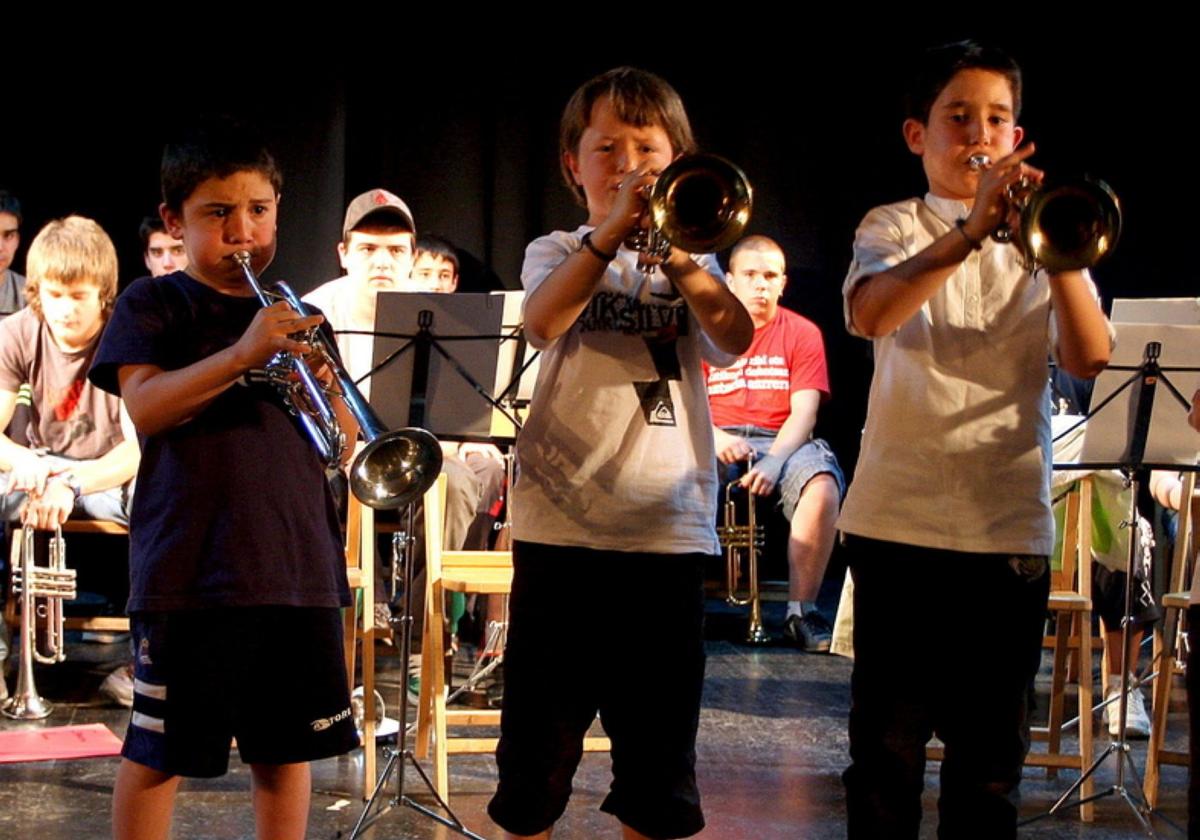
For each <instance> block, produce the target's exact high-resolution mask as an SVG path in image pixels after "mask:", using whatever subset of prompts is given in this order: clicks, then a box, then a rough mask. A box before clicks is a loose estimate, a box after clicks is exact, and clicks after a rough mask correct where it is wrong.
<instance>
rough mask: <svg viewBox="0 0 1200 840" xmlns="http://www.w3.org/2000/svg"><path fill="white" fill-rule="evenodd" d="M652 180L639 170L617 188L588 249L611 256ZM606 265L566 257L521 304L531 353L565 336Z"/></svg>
mask: <svg viewBox="0 0 1200 840" xmlns="http://www.w3.org/2000/svg"><path fill="white" fill-rule="evenodd" d="M654 178H655V176H654V175H652V174H650V171H649V169H648V168H646V167H643V168H640V169H638V170H636V171H634V172H631V173H630V174H629V175H627V176H625V179H624V180H623V181H622V182H621V188H620V190H619V191H618V193H617V198H616V200H615V201H614V203H613V209H612V212H610V213H609V214H608V218H606V219H605V220H604V221H602V222H601V223H600V224H599V225H597V226H596V228H595V229H594V230H593V231H592V235H591V240H590V241H591V243H592V246H593V247H594V248H595V249H596V250H597V251H600V252H601V253H603V254H614V255H615V254H616V253H617V249H618V248H620V247H621V243H622V242H624V241H625V239H626V238H627V237H628V236H629V234H630V233H631V232H632V231H633V229H634V227H636V226H637V224H638V223H639V222H640V220H641V217H642V211H643V209H644V208H645V203H646V202H645V198H644V197H643V191H644V190H646V189H648V188H649V187H650V186H651V185H652V184H653V183H654ZM607 268H608V261H606V260H604V259H602V258H601V257H599V256H597V255H596V254H595V253H593V252H592V251H591V250H590V249H588V248H583V249H581V250H579V251H576V252H575V253H574V254H568V255H567V258H566V259H565V260H563V261H562V262H561V263H559V264H558V266H557V267H556V268H555V269H554V270H553V271H551V272H550V274H549V275H547V276H546V279H545V280H543V281H542V282H541V283H540V284H538V287H537V288H536V289H534V290H533V291H532V292H530V293H529V295H528V296H527V297H526V299H525V332H526V334H527V335H528V336H529V337H530V338H531V339H532V342H531V343H532V344H533V345H534V346H535V347H542V346H545V344H546V343H548V342H550V341H553V340H554V339H556V338H558V337H559V336H560V335H562V334H563V333H565V332H566V331H567V330H569V329H570V328H571V325H572V324H574V323H575V319H576V318H578V317H579V315H580V313H581V312H583V310H584V309H585V308H586V307H587V305H588V301H590V300H591V299H592V295H593V294H595V292H596V287H597V286H598V285H599V284H600V278H601V277H603V276H604V272H605V270H606V269H607Z"/></svg>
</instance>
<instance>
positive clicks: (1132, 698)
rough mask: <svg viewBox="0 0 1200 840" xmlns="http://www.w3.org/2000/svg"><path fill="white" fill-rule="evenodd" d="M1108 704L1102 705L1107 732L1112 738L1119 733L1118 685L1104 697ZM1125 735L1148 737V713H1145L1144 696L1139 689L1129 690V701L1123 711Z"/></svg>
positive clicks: (1119, 690) (1119, 697) (1119, 694)
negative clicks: (1106, 722)
mask: <svg viewBox="0 0 1200 840" xmlns="http://www.w3.org/2000/svg"><path fill="white" fill-rule="evenodd" d="M1105 699H1106V700H1107V701H1108V705H1107V706H1105V707H1104V716H1105V719H1106V720H1107V721H1108V734H1109V735H1112V736H1113V737H1114V738H1115V737H1116V736H1117V735H1119V734H1121V689H1120V688H1119V687H1118V688H1116V689H1113V690H1112V691H1109V692H1108V696H1107V697H1106V698H1105ZM1125 737H1127V738H1137V739H1139V740H1140V739H1142V738H1149V737H1150V715H1148V714H1147V713H1146V698H1145V697H1143V696H1142V692H1141V690H1140V689H1136V688H1135V689H1133V690H1131V691H1130V692H1129V701H1128V702H1127V703H1126V711H1125Z"/></svg>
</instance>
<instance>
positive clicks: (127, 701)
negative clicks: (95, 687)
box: [100, 665, 133, 709]
mask: <svg viewBox="0 0 1200 840" xmlns="http://www.w3.org/2000/svg"><path fill="white" fill-rule="evenodd" d="M100 695H101V696H102V697H106V698H107V699H109V700H111V701H112V702H114V703H116V704H117V705H118V706H124V707H125V708H126V709H131V708H133V666H132V665H122V666H121V667H119V668H117V669H116V670H115V671H113V672H112V673H111V674H109V675H108V676H107V677H105V678H104V682H102V683H100Z"/></svg>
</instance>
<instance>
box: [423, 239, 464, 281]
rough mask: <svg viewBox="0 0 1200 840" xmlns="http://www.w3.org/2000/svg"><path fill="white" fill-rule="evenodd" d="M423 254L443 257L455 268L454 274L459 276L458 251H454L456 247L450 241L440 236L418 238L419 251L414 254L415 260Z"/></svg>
mask: <svg viewBox="0 0 1200 840" xmlns="http://www.w3.org/2000/svg"><path fill="white" fill-rule="evenodd" d="M421 254H432V255H433V256H435V257H441V258H442V259H443V260H445V261H446V262H448V263H450V264H451V265H452V266H454V273H455V274H456V275H457V274H458V251H456V250H454V246H453V245H452V244H450V240H448V239H442V237H440V236H418V237H417V249H416V252H415V253H414V254H413V258H414V259H416V258H417V257H419V256H421Z"/></svg>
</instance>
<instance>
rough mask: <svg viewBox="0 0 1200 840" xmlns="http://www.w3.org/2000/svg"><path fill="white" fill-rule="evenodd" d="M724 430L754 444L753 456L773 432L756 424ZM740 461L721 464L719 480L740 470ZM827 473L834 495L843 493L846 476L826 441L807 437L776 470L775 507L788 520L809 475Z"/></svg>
mask: <svg viewBox="0 0 1200 840" xmlns="http://www.w3.org/2000/svg"><path fill="white" fill-rule="evenodd" d="M722 428H723V429H724V431H726V432H729V433H730V434H732V435H737V436H738V437H740V438H743V439H745V440H746V441H747V442H748V443H749V444H750V445H751V446H752V447H754V457H755V458H756V459H757V458H762V457H763V456H764V455H766V454H767V452H768V451H770V449H771V444H773V443H774V442H775V432H772V431H770V430H768V429H763V428H760V427H758V426H724V427H722ZM741 466H742V465H741V464H740V463H739V464H722V465H721V467H722V473H721V480H722V481H732V480H733V479H734V478H736V477H737V476H738V475H740V474H741ZM821 473H828V474H829V475H831V476H833V480H834V481H836V482H837V486H838V498H839V499H840V498H841V497H843V496H845V495H846V478H845V476H843V475H842V468H841V467H840V466H838V462H837V458H836V457H835V456H834V454H833V450H832V449H830V448H829V444H827V443H826V442H825V441H823V440H821V439H820V438H810V439H809V440H808V442H807V443H805V444H804V445H803V446H801V447H800V448H799V449H797V450H796V451H795V452H793V453H792V455H791V457H790V458H788V459H787V461H785V462H784V464H783V470H782V471H781V472H780V474H779V507H780V509H781V510H782V511H783V515H784V517H785V518H787V520H788V521H791V518H792V514H793V513H795V512H796V505H798V504H799V503H800V494H801V493H803V492H804V488H805V486H806V485H807V484H808V482H810V481H811V480H812V479H813V478H815V477H816V476H818V475H820V474H821Z"/></svg>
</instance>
